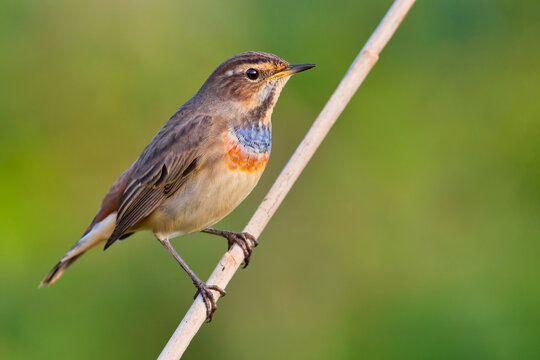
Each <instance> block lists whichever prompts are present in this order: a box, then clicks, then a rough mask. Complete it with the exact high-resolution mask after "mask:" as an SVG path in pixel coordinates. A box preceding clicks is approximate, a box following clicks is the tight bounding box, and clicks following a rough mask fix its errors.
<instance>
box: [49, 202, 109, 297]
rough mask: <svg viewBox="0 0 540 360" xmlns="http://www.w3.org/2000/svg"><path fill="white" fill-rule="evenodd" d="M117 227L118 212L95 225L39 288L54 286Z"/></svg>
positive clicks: (52, 270)
mask: <svg viewBox="0 0 540 360" xmlns="http://www.w3.org/2000/svg"><path fill="white" fill-rule="evenodd" d="M115 225H116V212H114V213H112V214H110V215H109V216H107V217H106V218H105V219H103V220H102V221H100V222H99V223H97V224H95V225H94V226H93V227H92V229H91V230H90V231H89V232H88V233H87V234H85V235H84V236H83V237H82V238H81V239H80V240H79V241H77V243H76V244H75V245H73V247H72V248H71V249H70V250H69V251H68V252H67V253H66V255H64V257H63V258H62V259H60V261H59V262H58V264H56V265H55V266H54V267H53V268H52V269H51V271H49V273H48V274H47V276H45V278H44V279H43V280H42V281H41V283H40V284H39V287H42V286H45V285H47V286H49V285H52V284H53V283H54V282H55V281H56V280H58V279H59V278H60V276H62V274H63V273H64V271H66V270H67V269H68V268H69V267H70V266H71V265H72V264H73V263H74V262H75V261H76V260H77V259H78V258H79V257H80V256H81V255H82V254H84V253H85V252H86V251H87V250H89V249H91V248H92V247H94V246H96V245H97V244H99V243H100V242H103V241H105V240H107V239H108V238H109V236H111V234H112V232H113V230H114V227H115Z"/></svg>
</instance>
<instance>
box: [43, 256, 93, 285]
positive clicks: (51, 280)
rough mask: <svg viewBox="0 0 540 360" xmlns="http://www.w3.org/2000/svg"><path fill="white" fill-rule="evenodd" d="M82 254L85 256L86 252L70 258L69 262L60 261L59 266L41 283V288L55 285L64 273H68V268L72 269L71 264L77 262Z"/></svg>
mask: <svg viewBox="0 0 540 360" xmlns="http://www.w3.org/2000/svg"><path fill="white" fill-rule="evenodd" d="M82 254H84V252H82V253H80V254H79V255H75V256H74V257H72V258H69V259H67V260H64V259H62V260H60V261H59V262H58V264H56V265H55V266H54V267H53V268H52V269H51V271H49V273H48V274H47V276H45V278H44V279H43V280H42V281H41V282H40V283H39V287H42V286H45V285H46V286H50V285H52V284H54V282H55V281H56V280H58V279H59V278H60V276H62V274H63V273H64V271H66V270H67V268H68V267H70V266H71V264H73V263H74V262H75V260H77V259H78V258H79V257H80V256H81V255H82Z"/></svg>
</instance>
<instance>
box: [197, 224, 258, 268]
mask: <svg viewBox="0 0 540 360" xmlns="http://www.w3.org/2000/svg"><path fill="white" fill-rule="evenodd" d="M202 232H205V233H207V234H213V235H219V236H223V237H224V238H225V239H227V242H228V243H229V250H231V247H232V246H233V245H234V244H238V246H240V248H241V249H242V251H243V252H244V266H243V268H245V267H246V266H248V264H249V259H250V258H251V251H252V249H253V248H254V247H256V246H257V245H259V242H258V241H257V239H256V238H255V236H253V235H251V234H250V233H248V232H234V231H226V230H217V229H212V228H208V229H204V230H203V231H202Z"/></svg>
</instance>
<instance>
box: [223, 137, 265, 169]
mask: <svg viewBox="0 0 540 360" xmlns="http://www.w3.org/2000/svg"><path fill="white" fill-rule="evenodd" d="M222 138H223V143H224V145H225V152H226V153H227V165H228V167H229V169H231V170H240V171H249V172H255V171H259V170H262V169H264V167H265V166H266V163H267V162H268V158H269V155H270V154H269V153H268V152H266V151H264V152H255V151H253V150H252V149H251V148H249V147H248V148H246V147H245V146H243V145H242V144H241V143H240V142H239V141H238V139H237V137H236V136H235V134H234V133H231V132H229V131H225V132H224V133H223V135H222Z"/></svg>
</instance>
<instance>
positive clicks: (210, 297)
mask: <svg viewBox="0 0 540 360" xmlns="http://www.w3.org/2000/svg"><path fill="white" fill-rule="evenodd" d="M158 240H159V242H160V243H161V245H163V246H164V247H165V249H167V251H169V252H170V253H171V255H172V256H173V257H174V258H175V259H176V261H177V262H178V264H180V266H181V267H182V269H184V271H185V272H186V273H187V274H188V275H189V277H190V278H191V280H192V281H193V284H194V285H195V287H196V288H197V292H196V293H195V296H194V297H193V298H197V295H199V294H201V295H202V298H203V301H204V304H205V306H206V318H207V320H208V322H210V321H211V320H212V316H213V315H214V312H215V311H216V309H217V303H216V299H215V298H214V294H213V293H212V290H214V291H217V292H218V293H220V295H221V296H225V295H226V294H227V293H226V292H225V290H223V289H222V288H220V287H219V286H217V285H207V284H206V283H205V282H204V281H202V280H201V279H199V278H198V277H197V275H195V273H194V272H193V271H192V270H191V269H190V268H189V266H187V264H186V263H185V261H184V260H182V258H181V257H180V255H178V253H177V252H176V250H174V248H173V247H172V245H171V243H170V241H169V239H159V238H158Z"/></svg>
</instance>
